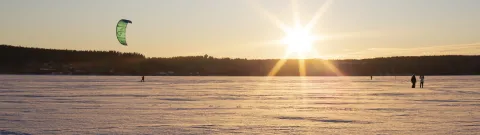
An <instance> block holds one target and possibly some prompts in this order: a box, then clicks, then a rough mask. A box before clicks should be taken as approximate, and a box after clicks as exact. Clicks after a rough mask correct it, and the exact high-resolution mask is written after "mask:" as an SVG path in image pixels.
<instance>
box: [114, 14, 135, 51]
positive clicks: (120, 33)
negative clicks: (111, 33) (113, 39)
mask: <svg viewBox="0 0 480 135" xmlns="http://www.w3.org/2000/svg"><path fill="white" fill-rule="evenodd" d="M129 23H132V21H130V20H126V19H122V20H120V21H118V23H117V39H118V42H120V44H122V45H125V46H127V39H125V37H126V32H127V24H129Z"/></svg>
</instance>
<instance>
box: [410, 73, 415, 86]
mask: <svg viewBox="0 0 480 135" xmlns="http://www.w3.org/2000/svg"><path fill="white" fill-rule="evenodd" d="M410 81H412V88H415V84H416V83H417V78H416V77H415V74H413V75H412V79H411V80H410Z"/></svg>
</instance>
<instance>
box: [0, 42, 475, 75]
mask: <svg viewBox="0 0 480 135" xmlns="http://www.w3.org/2000/svg"><path fill="white" fill-rule="evenodd" d="M0 61H1V62H0V73H1V74H52V73H53V74H73V75H178V76H188V75H201V76H207V75H208V76H266V75H268V74H269V72H270V71H271V69H272V68H273V67H274V66H275V64H276V63H277V62H278V61H279V59H240V58H235V59H234V58H215V57H213V56H209V55H203V56H178V57H168V58H160V57H152V58H147V57H145V56H144V55H143V54H140V53H122V52H118V51H79V50H58V49H42V48H30V47H20V46H12V45H0ZM298 61H299V60H297V59H288V60H286V62H285V65H284V66H283V67H282V68H281V69H280V70H279V71H278V73H277V74H276V75H277V76H298V75H299V66H298V63H299V62H298ZM305 68H306V75H307V76H339V75H345V76H387V75H411V74H423V75H480V56H479V55H475V56H464V55H446V56H396V57H382V58H371V59H359V60H357V59H344V60H323V59H306V60H305Z"/></svg>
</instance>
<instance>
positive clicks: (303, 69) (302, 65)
mask: <svg viewBox="0 0 480 135" xmlns="http://www.w3.org/2000/svg"><path fill="white" fill-rule="evenodd" d="M298 72H299V74H300V76H306V75H307V68H306V66H305V59H298Z"/></svg>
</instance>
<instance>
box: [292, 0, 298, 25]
mask: <svg viewBox="0 0 480 135" xmlns="http://www.w3.org/2000/svg"><path fill="white" fill-rule="evenodd" d="M291 3H292V13H293V23H294V26H295V28H299V27H300V15H299V14H300V13H299V12H298V4H297V0H291Z"/></svg>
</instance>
